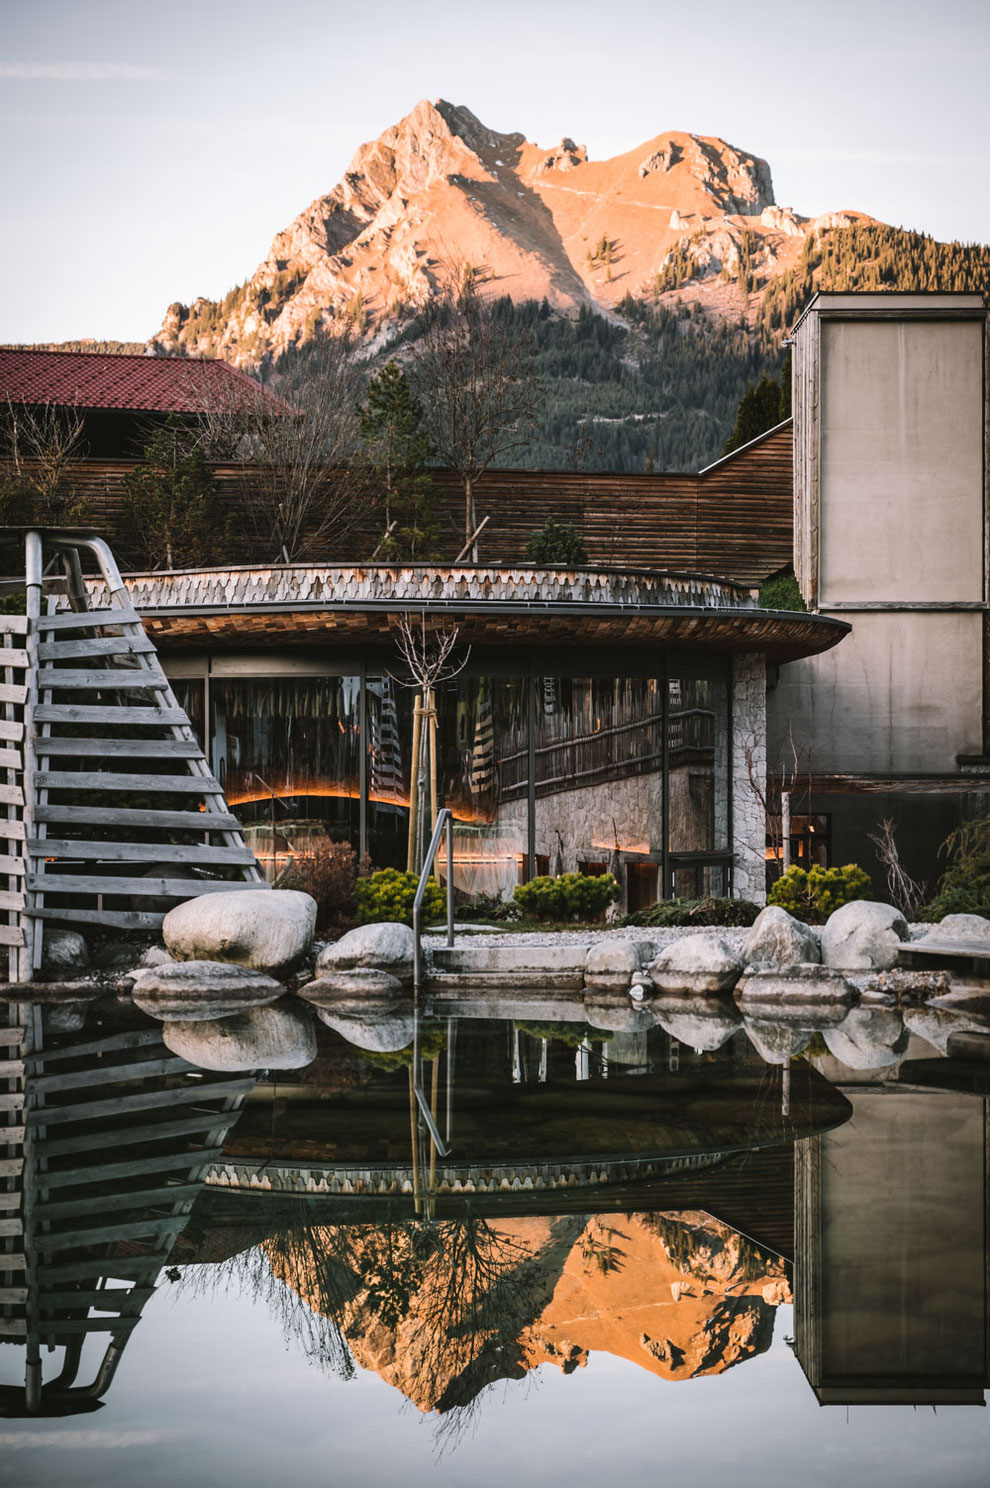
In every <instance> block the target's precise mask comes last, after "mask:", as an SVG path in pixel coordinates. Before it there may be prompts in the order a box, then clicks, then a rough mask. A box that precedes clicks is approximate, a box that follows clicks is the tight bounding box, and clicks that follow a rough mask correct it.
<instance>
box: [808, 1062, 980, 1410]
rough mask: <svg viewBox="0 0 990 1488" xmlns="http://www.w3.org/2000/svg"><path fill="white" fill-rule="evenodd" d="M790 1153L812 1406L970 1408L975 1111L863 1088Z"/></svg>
mask: <svg viewBox="0 0 990 1488" xmlns="http://www.w3.org/2000/svg"><path fill="white" fill-rule="evenodd" d="M846 1093H847V1094H848V1095H849V1098H850V1099H851V1100H852V1102H853V1106H854V1115H853V1118H852V1120H851V1121H850V1122H848V1123H847V1124H846V1125H845V1126H840V1127H837V1128H835V1129H834V1130H833V1131H830V1132H827V1133H825V1134H824V1135H821V1136H817V1137H810V1138H807V1139H806V1140H804V1141H801V1142H799V1143H798V1144H797V1147H796V1149H795V1151H796V1158H795V1161H796V1172H795V1342H796V1351H797V1354H798V1358H799V1359H800V1361H801V1365H802V1367H803V1369H804V1371H805V1373H806V1375H807V1376H808V1379H809V1381H810V1382H811V1385H812V1387H813V1388H814V1390H815V1393H816V1395H817V1396H818V1399H819V1401H820V1402H821V1403H822V1404H823V1405H833V1404H863V1405H870V1404H926V1405H927V1404H930V1405H939V1404H946V1405H953V1404H958V1405H979V1404H982V1403H983V1391H984V1389H985V1388H987V1385H988V1382H990V1370H988V1360H987V1321H986V1319H987V1312H986V1308H987V1245H986V1216H987V1103H986V1101H985V1100H982V1099H979V1098H974V1097H973V1096H965V1095H955V1094H952V1093H949V1092H944V1093H943V1092H939V1093H937V1094H936V1093H932V1092H926V1093H924V1094H922V1093H921V1092H918V1091H912V1090H904V1089H902V1090H897V1089H893V1088H887V1089H883V1088H869V1087H861V1088H859V1089H857V1090H855V1091H854V1090H852V1089H850V1088H848V1087H847V1090H846Z"/></svg>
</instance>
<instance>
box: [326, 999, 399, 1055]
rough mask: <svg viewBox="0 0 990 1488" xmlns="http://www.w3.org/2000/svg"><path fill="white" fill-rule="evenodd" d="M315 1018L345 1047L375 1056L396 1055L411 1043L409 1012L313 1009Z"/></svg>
mask: <svg viewBox="0 0 990 1488" xmlns="http://www.w3.org/2000/svg"><path fill="white" fill-rule="evenodd" d="M316 1016H317V1017H318V1018H319V1020H320V1022H321V1023H325V1024H326V1026H327V1028H332V1029H333V1030H334V1032H335V1033H339V1034H340V1035H341V1037H342V1038H345V1039H346V1040H347V1042H348V1043H349V1044H354V1045H355V1046H356V1047H357V1048H359V1049H367V1050H369V1051H370V1052H371V1053H375V1054H396V1053H398V1052H399V1051H400V1050H402V1049H408V1047H409V1045H410V1044H411V1043H412V1041H413V1015H412V1012H411V1011H409V1012H391V1013H374V1012H370V1011H369V1012H364V1013H353V1014H348V1013H338V1012H337V1011H336V1010H334V1011H331V1010H330V1009H329V1008H317V1010H316Z"/></svg>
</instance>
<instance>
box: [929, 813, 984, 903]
mask: <svg viewBox="0 0 990 1488" xmlns="http://www.w3.org/2000/svg"><path fill="white" fill-rule="evenodd" d="M938 851H939V857H942V858H946V859H948V864H949V865H948V867H947V868H946V870H945V872H944V873H943V875H942V877H941V879H940V881H939V886H938V893H937V894H936V895H935V898H934V899H933V900H932V902H931V904H929V905H928V907H927V909H925V910H923V911H922V914H921V918H922V919H923V920H929V921H937V920H941V919H944V917H945V916H946V915H948V914H977V915H985V916H988V917H990V817H986V818H984V819H983V820H982V821H973V822H966V824H965V825H964V826H961V827H957V828H956V830H955V831H954V832H950V833H949V836H948V837H946V839H945V841H944V842H943V843H942V846H941V847H940V848H939V850H938Z"/></svg>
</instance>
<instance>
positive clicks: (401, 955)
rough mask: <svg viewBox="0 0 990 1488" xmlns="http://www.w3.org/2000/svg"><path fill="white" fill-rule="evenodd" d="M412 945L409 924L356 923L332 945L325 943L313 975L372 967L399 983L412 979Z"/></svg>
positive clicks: (389, 921) (391, 922) (390, 921)
mask: <svg viewBox="0 0 990 1488" xmlns="http://www.w3.org/2000/svg"><path fill="white" fill-rule="evenodd" d="M414 944H415V942H414V939H413V933H412V931H411V930H410V928H409V926H408V925H402V924H399V923H398V921H393V920H383V921H380V922H379V923H378V924H375V925H358V927H357V929H356V930H348V931H347V934H346V935H342V936H341V937H340V939H339V940H335V941H334V942H333V944H332V945H328V946H324V948H323V950H322V951H321V952H320V954H319V956H318V957H317V958H316V975H317V976H318V977H324V976H329V975H331V974H335V973H337V972H339V971H353V970H355V969H357V968H360V967H372V968H374V970H376V971H387V972H388V973H389V974H390V975H391V976H394V977H397V978H398V980H399V981H400V982H411V981H412V974H413V949H414Z"/></svg>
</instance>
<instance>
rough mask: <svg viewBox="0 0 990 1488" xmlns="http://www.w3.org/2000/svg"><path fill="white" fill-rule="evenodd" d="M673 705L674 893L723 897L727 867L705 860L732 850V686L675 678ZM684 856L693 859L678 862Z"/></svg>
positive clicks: (670, 694) (671, 685)
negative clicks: (707, 855) (729, 753)
mask: <svg viewBox="0 0 990 1488" xmlns="http://www.w3.org/2000/svg"><path fill="white" fill-rule="evenodd" d="M668 706H669V734H668V758H669V770H670V784H669V801H670V852H671V855H672V859H673V861H672V864H671V873H672V885H673V892H674V894H675V895H676V896H677V897H679V898H687V899H693V898H696V897H698V896H699V895H704V894H723V893H724V892H725V888H726V883H727V875H726V868H725V865H724V864H715V863H711V862H708V863H705V862H703V861H701V860H700V859H701V857H703V855H705V854H710V853H718V852H724V851H725V850H726V849H727V848H728V845H729V817H728V683H727V681H726V680H725V679H722V678H696V677H672V678H671V679H670V681H669V683H668ZM679 854H687V855H689V856H688V858H687V860H684V861H680V862H679V861H678V855H679ZM692 859H693V861H692Z"/></svg>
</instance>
